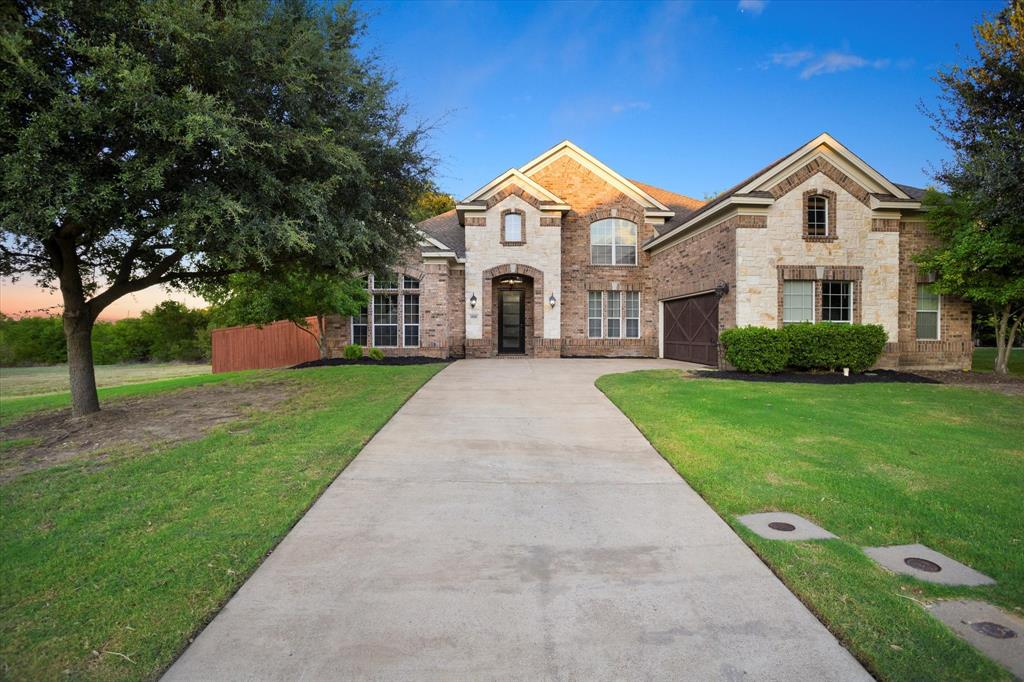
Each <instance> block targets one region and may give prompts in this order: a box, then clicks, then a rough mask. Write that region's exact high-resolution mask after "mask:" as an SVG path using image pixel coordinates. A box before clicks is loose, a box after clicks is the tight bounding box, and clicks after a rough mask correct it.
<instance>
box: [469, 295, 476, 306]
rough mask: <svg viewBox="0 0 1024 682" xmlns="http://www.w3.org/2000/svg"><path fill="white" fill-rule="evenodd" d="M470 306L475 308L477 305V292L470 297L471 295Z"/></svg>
mask: <svg viewBox="0 0 1024 682" xmlns="http://www.w3.org/2000/svg"><path fill="white" fill-rule="evenodd" d="M469 307H470V308H475V307H476V294H475V293H473V294H471V295H470V297H469Z"/></svg>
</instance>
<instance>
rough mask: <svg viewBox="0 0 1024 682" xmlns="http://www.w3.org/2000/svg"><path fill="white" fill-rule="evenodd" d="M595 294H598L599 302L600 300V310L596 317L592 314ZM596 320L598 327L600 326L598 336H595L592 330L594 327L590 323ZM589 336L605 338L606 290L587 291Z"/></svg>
mask: <svg viewBox="0 0 1024 682" xmlns="http://www.w3.org/2000/svg"><path fill="white" fill-rule="evenodd" d="M594 294H597V299H598V302H599V303H598V310H599V311H600V312H599V313H598V316H597V317H594V316H593V315H591V313H592V312H593V308H592V307H591V305H592V299H593V297H594ZM594 320H597V323H598V327H599V329H598V334H597V336H594V335H593V333H592V331H591V330H592V327H591V325H590V323H591V322H593V321H594ZM587 338H588V339H603V338H604V292H603V291H588V292H587Z"/></svg>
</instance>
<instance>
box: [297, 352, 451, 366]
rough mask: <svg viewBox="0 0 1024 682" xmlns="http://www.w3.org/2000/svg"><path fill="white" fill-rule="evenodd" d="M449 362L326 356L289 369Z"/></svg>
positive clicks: (405, 357) (410, 357)
mask: <svg viewBox="0 0 1024 682" xmlns="http://www.w3.org/2000/svg"><path fill="white" fill-rule="evenodd" d="M449 362H451V360H448V359H447V358H426V357H422V356H418V355H401V356H394V357H392V356H385V357H384V358H383V359H381V360H374V359H373V358H367V357H363V358H359V359H357V360H350V359H348V358H327V359H326V360H310V361H309V362H302V363H299V364H298V365H294V366H293V367H291V369H309V368H310V367H342V366H345V365H398V366H402V365H436V364H446V363H449Z"/></svg>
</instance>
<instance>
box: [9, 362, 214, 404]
mask: <svg viewBox="0 0 1024 682" xmlns="http://www.w3.org/2000/svg"><path fill="white" fill-rule="evenodd" d="M209 373H210V366H209V365H201V364H194V363H187V362H140V363H132V364H125V365H97V366H96V385H97V386H100V387H107V386H120V385H122V384H136V383H141V382H149V381H157V380H159V379H175V378H179V377H187V376H193V375H196V374H209ZM67 390H69V388H68V366H67V365H50V366H47V367H4V368H0V396H3V397H5V398H14V397H18V396H26V395H42V394H45V393H61V392H64V391H67Z"/></svg>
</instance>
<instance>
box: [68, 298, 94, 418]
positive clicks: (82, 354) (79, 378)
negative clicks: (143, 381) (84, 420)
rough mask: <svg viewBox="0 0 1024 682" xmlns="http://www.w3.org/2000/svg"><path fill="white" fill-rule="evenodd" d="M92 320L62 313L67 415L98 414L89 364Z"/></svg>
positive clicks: (90, 364) (80, 315)
mask: <svg viewBox="0 0 1024 682" xmlns="http://www.w3.org/2000/svg"><path fill="white" fill-rule="evenodd" d="M92 328H93V320H92V316H91V315H89V314H88V313H86V314H84V315H82V314H78V315H76V314H74V312H72V313H71V314H69V313H68V312H65V313H64V337H65V339H66V340H67V345H68V374H69V375H70V379H71V415H72V416H74V417H81V416H84V415H87V414H92V413H93V412H99V411H100V397H99V394H98V393H97V392H96V370H95V368H94V366H93V362H92Z"/></svg>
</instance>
